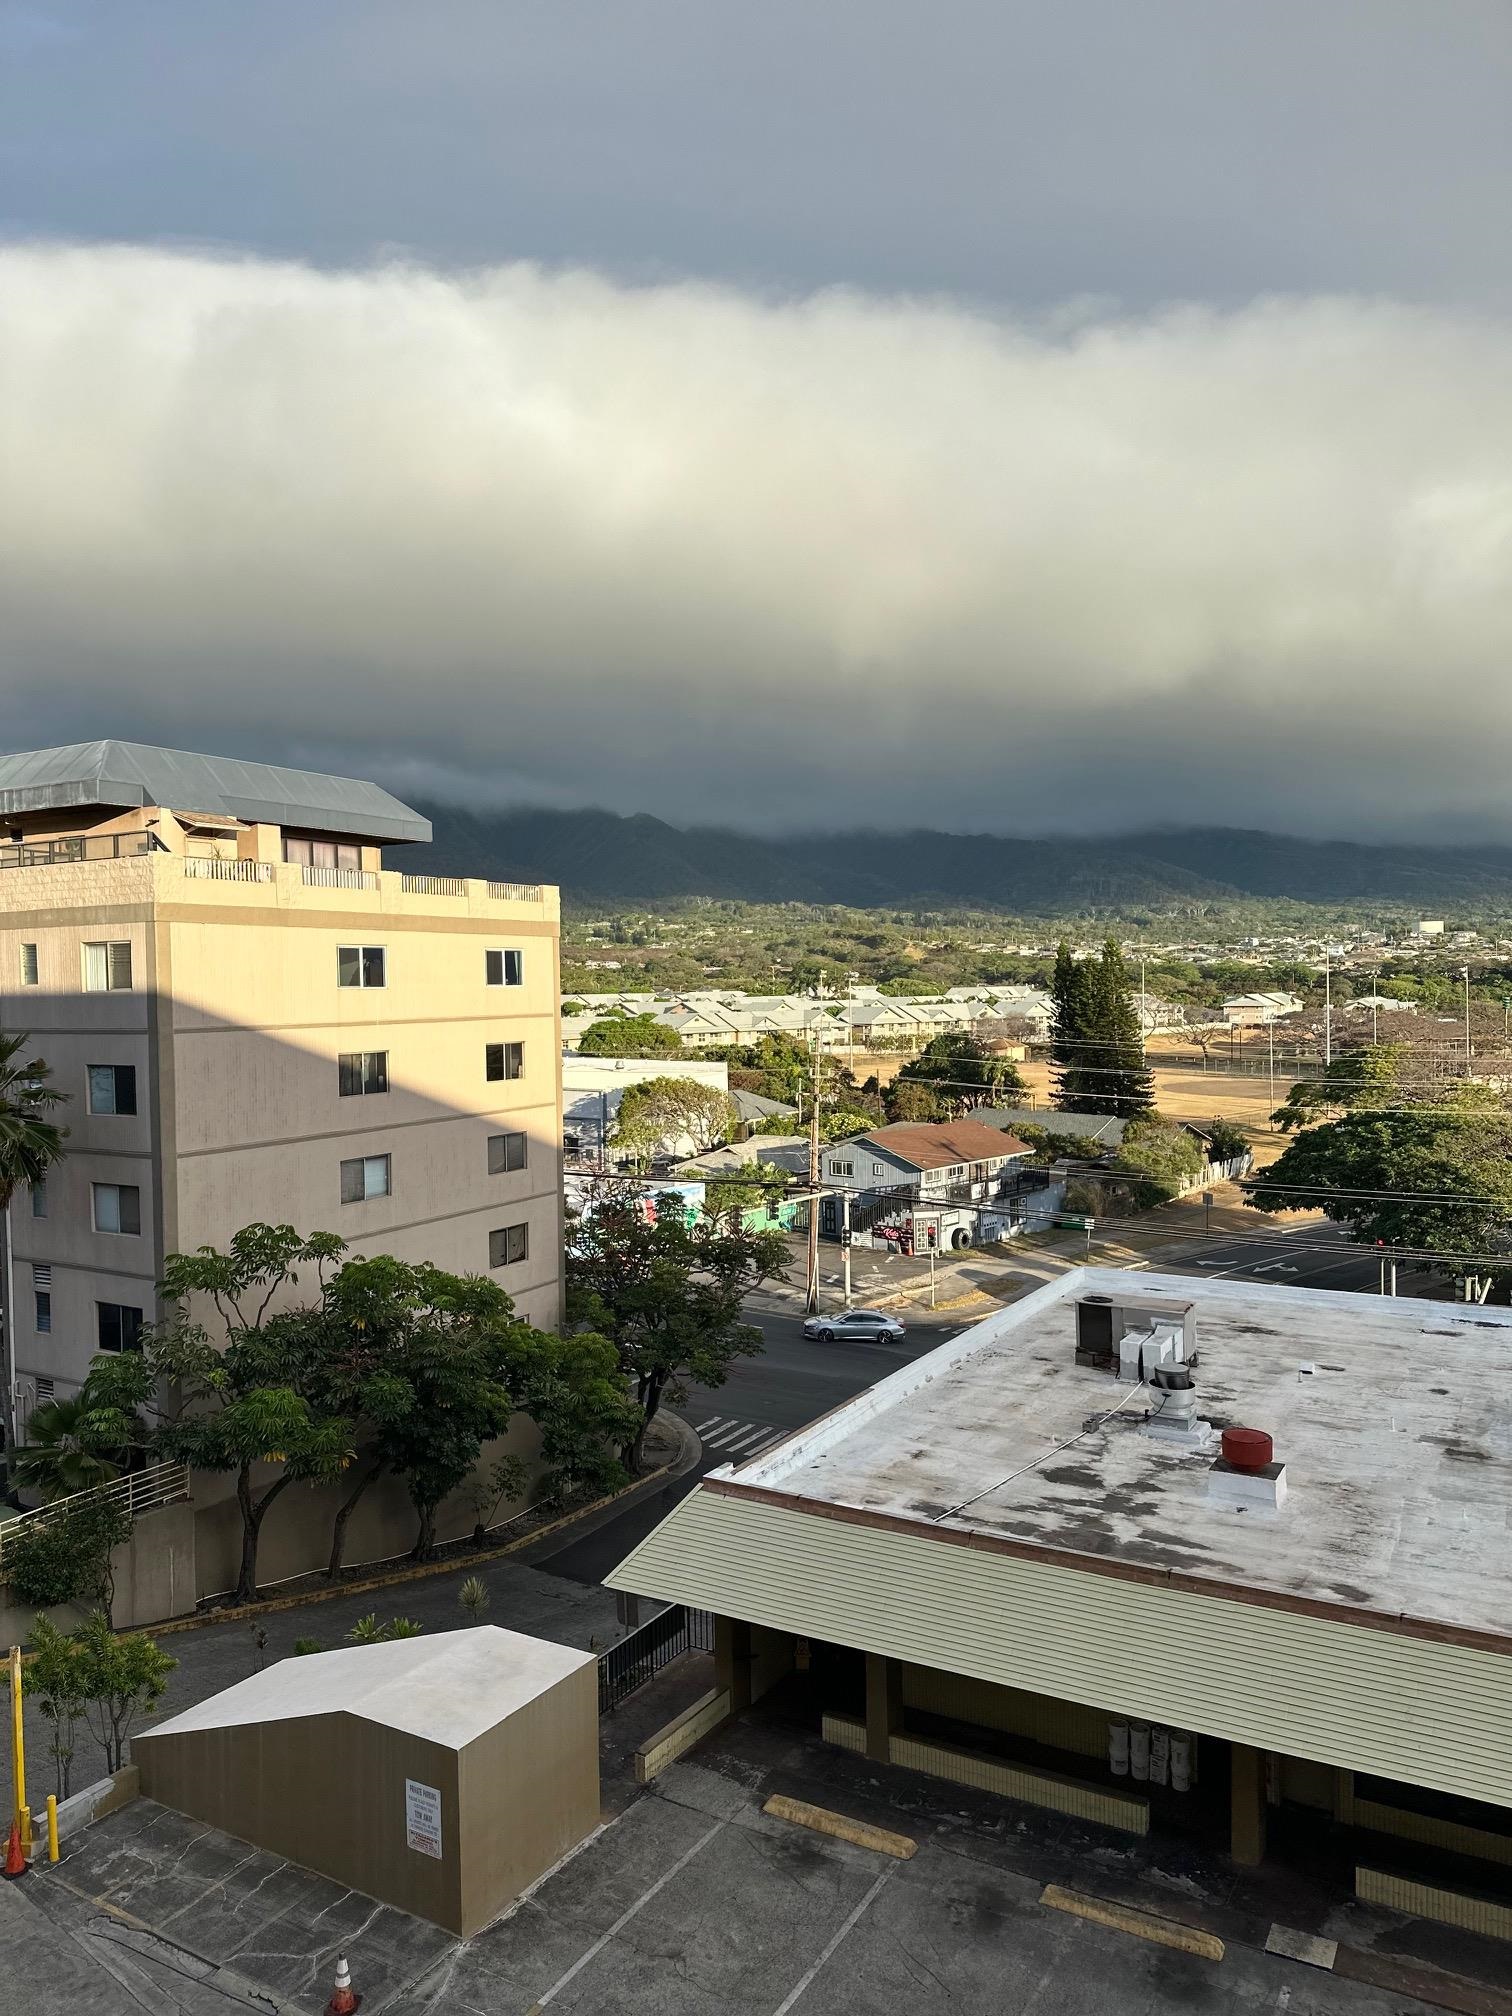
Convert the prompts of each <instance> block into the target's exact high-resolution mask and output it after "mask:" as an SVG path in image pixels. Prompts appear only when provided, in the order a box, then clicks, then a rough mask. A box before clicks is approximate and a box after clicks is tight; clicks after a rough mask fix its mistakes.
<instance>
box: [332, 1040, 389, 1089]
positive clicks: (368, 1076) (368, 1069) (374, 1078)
mask: <svg viewBox="0 0 1512 2016" xmlns="http://www.w3.org/2000/svg"><path fill="white" fill-rule="evenodd" d="M340 1084H341V1096H342V1098H343V1099H354V1098H357V1097H358V1096H359V1095H360V1094H362V1093H364V1092H387V1090H388V1089H389V1082H388V1052H387V1050H343V1051H342V1053H341V1060H340Z"/></svg>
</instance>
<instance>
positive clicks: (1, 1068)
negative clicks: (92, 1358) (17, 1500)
mask: <svg viewBox="0 0 1512 2016" xmlns="http://www.w3.org/2000/svg"><path fill="white" fill-rule="evenodd" d="M29 1041H30V1038H29V1037H26V1036H7V1035H5V1034H4V1033H3V1032H0V1407H3V1409H4V1427H5V1447H6V1449H7V1451H11V1450H14V1449H15V1446H16V1419H15V1355H14V1353H13V1351H12V1349H11V1312H10V1309H9V1308H8V1307H7V1306H6V1292H5V1291H6V1284H7V1282H8V1280H9V1278H10V1264H9V1259H10V1203H11V1198H12V1197H13V1196H14V1195H15V1193H16V1191H17V1190H18V1189H19V1188H20V1187H21V1185H22V1184H32V1183H40V1182H41V1181H42V1179H43V1178H44V1177H45V1176H46V1174H47V1172H48V1170H49V1169H50V1168H51V1167H52V1165H53V1164H54V1163H55V1162H57V1161H59V1160H60V1159H61V1158H62V1154H63V1141H64V1137H65V1135H66V1134H67V1131H68V1130H67V1129H66V1128H64V1127H59V1126H58V1125H57V1123H56V1122H55V1121H52V1120H49V1119H48V1117H47V1115H48V1113H49V1112H50V1111H51V1109H52V1108H53V1107H55V1106H60V1105H62V1104H63V1102H64V1099H65V1097H66V1095H65V1094H64V1093H62V1092H59V1091H57V1090H55V1089H54V1087H53V1085H52V1083H51V1073H50V1072H49V1070H48V1067H47V1065H46V1064H45V1063H44V1062H43V1061H42V1059H41V1058H40V1057H23V1056H22V1054H21V1053H22V1051H23V1050H24V1049H25V1048H26V1046H27V1044H28V1042H29Z"/></svg>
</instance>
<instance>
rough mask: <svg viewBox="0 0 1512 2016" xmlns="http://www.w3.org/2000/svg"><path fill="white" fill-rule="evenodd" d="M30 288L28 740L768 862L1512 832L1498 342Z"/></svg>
mask: <svg viewBox="0 0 1512 2016" xmlns="http://www.w3.org/2000/svg"><path fill="white" fill-rule="evenodd" d="M0 293H3V295H4V298H5V300H6V303H7V314H6V318H5V322H4V334H3V336H0V368H3V370H4V374H5V379H6V383H7V387H8V396H7V398H6V400H5V401H4V403H3V406H0V463H3V466H4V467H5V468H6V469H7V471H8V472H9V477H10V480H9V481H8V482H7V484H6V485H5V486H3V487H0V569H3V586H4V593H5V597H6V605H7V609H8V621H7V636H8V644H9V650H10V653H11V659H10V663H11V667H12V670H11V675H10V677H9V678H8V681H7V685H8V696H7V697H8V700H9V703H10V704H9V705H8V707H7V709H6V740H7V741H8V742H9V743H10V744H11V745H12V746H17V745H23V746H24V745H25V744H26V743H28V742H34V741H38V740H43V739H47V738H49V737H52V736H55V735H57V734H59V733H61V732H65V731H67V732H74V733H79V734H90V733H99V732H111V733H117V734H121V733H130V734H136V735H138V736H140V737H142V738H144V739H157V740H169V741H174V742H179V743H185V742H187V743H189V744H191V745H197V746H201V747H207V748H212V749H238V750H246V751H247V752H248V753H255V752H259V751H266V752H267V753H284V752H288V753H295V752H304V753H306V754H309V755H311V756H314V757H317V758H319V760H322V761H328V762H338V763H341V764H342V765H344V766H346V767H352V768H358V769H363V768H366V769H374V770H378V771H381V772H382V774H384V775H385V776H387V777H390V778H393V779H394V780H395V781H397V782H408V783H409V784H410V786H411V788H413V789H416V790H420V789H424V788H427V787H429V788H431V789H445V790H450V791H453V792H455V793H458V794H460V795H465V796H468V797H474V798H477V797H482V798H485V799H490V800H494V801H501V800H505V799H509V798H513V797H518V796H520V795H525V794H528V795H534V796H541V797H545V798H547V799H548V800H550V801H552V802H557V803H562V802H573V801H576V802H579V803H582V802H600V803H606V804H610V805H613V806H615V807H618V808H620V809H626V810H629V809H651V810H657V811H662V812H665V813H669V814H671V815H674V816H694V817H699V818H705V819H710V818H718V819H732V820H734V821H737V822H739V823H742V824H748V825H756V826H772V825H783V824H787V825H791V824H826V825H833V824H844V823H849V822H854V821H859V820H876V819H880V820H883V821H885V822H886V823H889V824H891V823H895V822H897V821H900V820H918V821H927V822H930V823H934V824H938V825H948V826H954V827H961V826H971V827H995V828H998V829H999V830H1005V829H1006V830H1012V829H1015V828H1026V827H1030V828H1041V829H1043V828H1050V827H1060V828H1075V827H1079V826H1092V827H1103V828H1107V827H1111V826H1116V825H1119V824H1121V823H1125V822H1128V821H1131V820H1141V819H1163V820H1164V819H1171V818H1182V817H1186V818H1192V819H1227V820H1232V821H1236V822H1244V823H1250V824H1279V825H1290V826H1297V827H1301V828H1304V829H1307V830H1311V831H1315V832H1316V831H1324V832H1328V831H1335V832H1337V831H1349V830H1358V829H1370V830H1376V831H1382V830H1385V831H1389V830H1402V829H1403V828H1408V827H1411V828H1415V829H1416V830H1425V831H1439V830H1442V829H1443V822H1444V821H1445V820H1446V819H1451V818H1452V819H1455V820H1458V821H1461V822H1468V823H1469V824H1470V825H1471V826H1477V825H1479V826H1483V827H1487V828H1494V829H1497V830H1507V828H1508V824H1509V822H1508V818H1507V810H1506V805H1507V792H1506V783H1505V770H1506V748H1507V730H1508V728H1509V726H1512V681H1509V679H1508V676H1507V668H1508V665H1509V663H1512V341H1509V337H1512V328H1509V326H1508V324H1507V323H1506V322H1505V321H1503V320H1500V319H1497V318H1493V317H1489V316H1485V315H1475V314H1471V313H1468V312H1465V311H1460V310H1453V309H1448V308H1426V307H1416V308H1413V307H1404V306H1401V305H1395V304H1391V303H1388V302H1383V301H1371V302H1365V301H1356V300H1348V299H1327V298H1317V299H1307V300H1290V301H1272V302H1265V303H1260V304H1258V305H1255V306H1252V307H1249V308H1245V309H1239V310H1234V311H1231V312H1228V313H1224V314H1220V313H1214V312H1212V311H1209V310H1199V309H1181V310H1175V311H1170V312H1167V313H1163V314H1154V315H1147V316H1141V317H1135V318H1130V319H1109V318H1101V319H1091V320H1085V321H1083V322H1082V323H1081V324H1080V325H1079V326H1078V327H1076V328H1075V329H1072V330H1065V329H1055V330H1047V329H1046V328H1044V327H1043V326H1040V325H1037V324H1033V323H1026V322H1023V321H1020V320H1015V319H1013V318H1010V317H1006V316H996V317H988V316H986V315H983V314H971V313H968V312H966V311H965V310H963V309H961V308H959V307H954V306H951V305H949V304H948V303H946V304H931V303H927V302H923V301H920V300H917V299H908V298H888V297H885V296H878V295H866V294H860V293H857V292H854V291H831V292H829V293H825V294H820V295H816V296H812V297H809V298H806V299H799V300H787V301H771V300H763V299H760V298H757V297H754V296H752V295H750V294H747V293H743V292H740V291H737V290H734V289H731V288H717V287H711V286H706V285H701V284H697V283H693V282H677V283H668V284H665V285H662V286H655V287H649V286H641V287H633V288H632V287H628V286H625V285H622V284H618V283H616V282H613V281H610V280H608V279H605V278H604V277H602V276H600V275H596V274H593V273H589V272H583V271H562V272H548V271H544V270H542V269H540V268H536V267H529V266H511V267H500V268H495V269H490V270H487V271H480V272H475V273H472V274H470V275H468V276H466V277H458V276H455V275H446V274H441V273H437V272H435V271H433V270H429V269H425V268H420V267H415V266H390V267H386V268H379V269H372V270H368V271H362V272H336V273H332V272H321V271H317V270H315V269H312V268H309V267H301V266H296V265H288V264H275V263H271V262H266V261H254V260H246V259H231V258H217V257H211V256H209V255H206V254H190V253H184V254H169V253H164V252H155V251H150V250H144V249H131V248H123V247H116V248H99V247H74V248H67V247H53V248H35V247H34V248H15V249H13V250H11V251H10V252H9V253H6V254H3V255H0ZM33 724H35V725H34V726H33Z"/></svg>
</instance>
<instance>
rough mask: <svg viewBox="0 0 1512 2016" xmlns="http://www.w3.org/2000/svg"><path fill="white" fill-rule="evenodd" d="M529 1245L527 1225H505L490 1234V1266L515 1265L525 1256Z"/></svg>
mask: <svg viewBox="0 0 1512 2016" xmlns="http://www.w3.org/2000/svg"><path fill="white" fill-rule="evenodd" d="M529 1245H530V1241H529V1236H528V1229H527V1227H525V1226H524V1225H505V1226H503V1227H502V1228H501V1229H500V1230H499V1231H497V1232H490V1233H489V1235H488V1264H489V1266H490V1267H514V1266H516V1265H518V1263H519V1262H520V1261H521V1260H523V1259H524V1258H525V1256H526V1253H527V1252H528V1250H529Z"/></svg>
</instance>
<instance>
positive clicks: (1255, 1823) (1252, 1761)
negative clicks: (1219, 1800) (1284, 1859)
mask: <svg viewBox="0 0 1512 2016" xmlns="http://www.w3.org/2000/svg"><path fill="white" fill-rule="evenodd" d="M1229 1752H1230V1764H1229V1777H1230V1793H1229V1801H1230V1804H1229V1834H1230V1847H1229V1852H1230V1854H1231V1855H1232V1856H1233V1858H1234V1860H1235V1861H1236V1862H1243V1863H1245V1864H1247V1865H1250V1866H1253V1865H1254V1864H1255V1863H1257V1862H1263V1861H1264V1860H1265V1752H1264V1751H1263V1750H1256V1749H1255V1748H1254V1747H1253V1746H1252V1745H1251V1744H1248V1743H1233V1744H1231V1745H1230V1746H1229Z"/></svg>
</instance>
